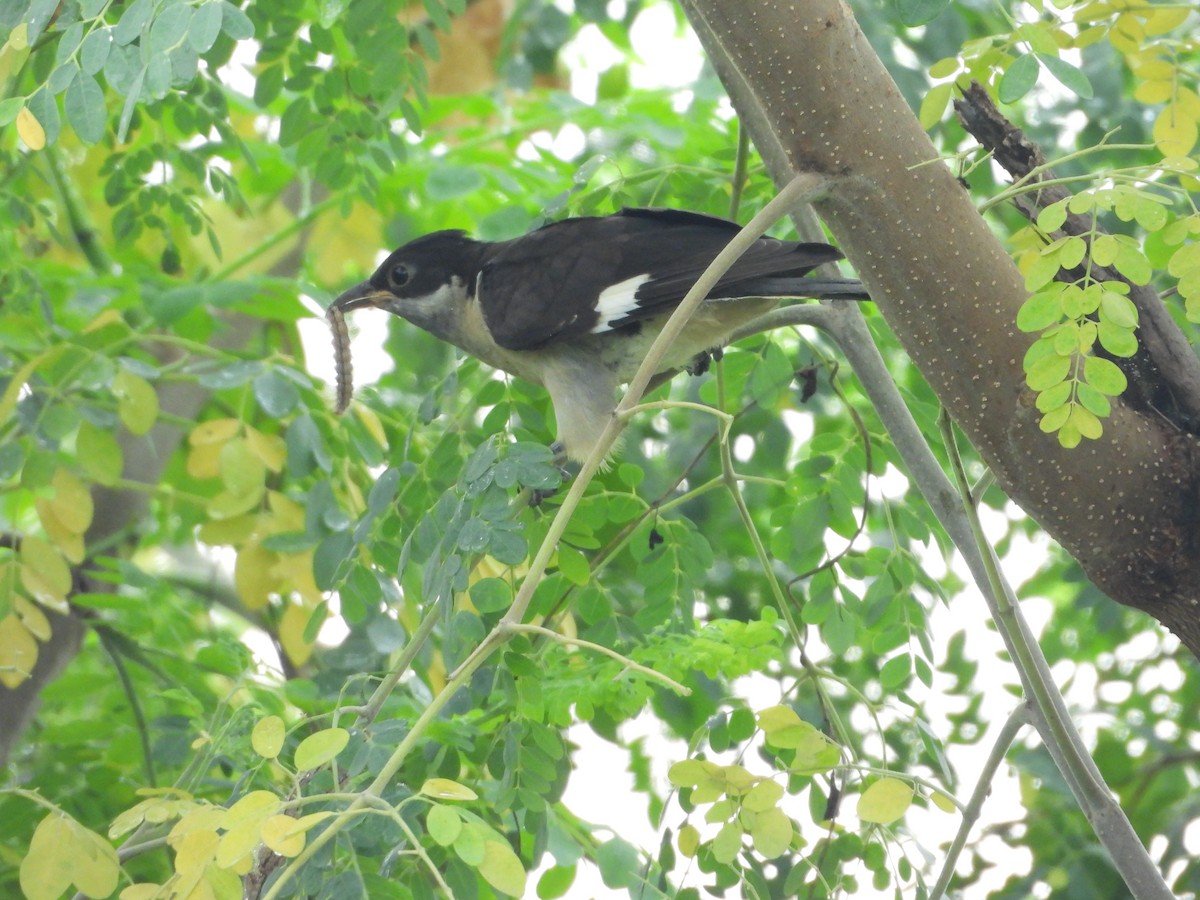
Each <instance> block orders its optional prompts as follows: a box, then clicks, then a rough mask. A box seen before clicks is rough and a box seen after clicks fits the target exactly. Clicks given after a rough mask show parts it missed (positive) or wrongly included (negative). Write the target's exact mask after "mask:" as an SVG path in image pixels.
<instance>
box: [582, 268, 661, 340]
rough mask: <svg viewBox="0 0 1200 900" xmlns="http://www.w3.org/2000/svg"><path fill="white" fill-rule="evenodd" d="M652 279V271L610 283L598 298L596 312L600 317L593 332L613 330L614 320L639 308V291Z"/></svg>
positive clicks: (616, 320)
mask: <svg viewBox="0 0 1200 900" xmlns="http://www.w3.org/2000/svg"><path fill="white" fill-rule="evenodd" d="M649 280H650V273H649V272H647V273H645V274H644V275H634V276H633V277H632V278H626V279H625V280H624V281H618V282H617V283H616V284H613V285H609V286H608V287H606V288H605V289H604V290H602V291H601V292H600V296H599V297H597V298H596V314H597V315H598V316H599V317H600V318H599V320H598V321H597V322H596V324H595V326H593V328H592V333H593V334H599V333H600V332H602V331H610V330H612V324H611V323H613V322H618V321H620V320H621V319H624V318H625V317H626V316H628V315H629V314H630V313H632V312H633V311H634V310H635V309H637V306H638V304H637V300H636V297H637V292H638V288H640V287H641V286H642V285H643V284H645V283H646V282H647V281H649Z"/></svg>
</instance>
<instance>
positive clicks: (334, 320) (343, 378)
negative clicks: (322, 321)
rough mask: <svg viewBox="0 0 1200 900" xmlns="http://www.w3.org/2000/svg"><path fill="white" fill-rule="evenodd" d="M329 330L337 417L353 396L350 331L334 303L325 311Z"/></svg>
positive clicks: (339, 309) (338, 307)
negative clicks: (335, 386)
mask: <svg viewBox="0 0 1200 900" xmlns="http://www.w3.org/2000/svg"><path fill="white" fill-rule="evenodd" d="M325 318H326V319H327V320H328V321H329V329H330V330H331V331H332V332H333V364H334V367H335V369H336V371H337V400H336V401H335V403H334V406H333V411H334V412H335V413H337V414H338V415H339V416H340V415H341V414H342V413H344V412H345V411H346V409H347V408H348V407H349V406H350V398H351V397H353V396H354V366H353V364H352V363H351V361H350V331H349V329H347V328H346V316H345V314H344V313H343V312H342V308H341V307H340V306H338V305H337V304H336V303H335V304H333V306H331V307H329V309H327V310H326V311H325Z"/></svg>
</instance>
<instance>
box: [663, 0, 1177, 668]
mask: <svg viewBox="0 0 1200 900" xmlns="http://www.w3.org/2000/svg"><path fill="white" fill-rule="evenodd" d="M681 2H682V4H683V6H684V8H685V10H686V11H687V14H688V17H689V18H690V20H691V22H692V24H693V27H695V29H696V31H697V33H698V34H699V35H700V38H701V41H702V42H703V43H704V45H705V48H706V50H707V51H708V55H709V58H710V60H711V61H712V63H713V65H714V66H715V67H716V69H717V71H718V73H719V74H720V75H721V78H722V80H723V81H724V83H725V85H726V88H727V89H728V91H729V93H730V96H731V97H732V99H733V102H734V105H735V106H736V107H737V108H738V111H739V113H740V114H741V116H742V119H743V122H744V123H745V124H746V125H747V127H748V128H749V129H750V134H751V136H752V137H753V139H754V141H755V144H756V145H757V147H758V149H759V151H760V152H761V153H762V155H763V157H764V159H765V160H766V161H767V164H768V166H769V168H770V170H771V172H772V174H773V176H774V177H775V179H776V181H777V182H778V183H781V184H782V183H784V182H786V181H788V180H790V179H791V177H792V176H793V175H794V174H795V173H797V172H804V171H809V172H818V173H822V174H825V175H827V176H829V177H830V178H832V179H834V181H835V183H834V187H833V189H832V190H831V192H830V194H829V196H828V197H827V198H826V199H824V200H822V201H820V202H818V203H816V204H814V205H815V206H816V208H817V211H818V213H819V214H820V215H821V217H822V218H823V219H824V221H825V222H826V224H827V225H828V226H829V229H830V230H831V231H832V232H833V234H834V236H835V237H836V238H837V241H838V243H839V244H840V246H841V248H842V249H843V250H844V251H845V252H846V255H847V257H848V258H849V259H850V261H851V263H853V264H854V267H855V268H856V269H857V270H858V273H859V275H860V277H861V278H862V279H863V281H864V282H866V284H867V286H868V288H869V289H870V291H871V294H872V296H873V297H875V298H876V301H877V303H878V306H879V309H880V311H881V312H882V313H883V314H884V316H885V317H886V319H887V321H888V324H889V325H890V326H891V328H892V329H893V331H894V332H895V334H896V335H897V337H898V338H899V339H900V341H901V342H902V343H903V345H904V347H905V349H906V350H907V351H908V353H909V355H910V356H911V358H912V360H913V362H914V363H915V364H916V365H917V367H918V368H919V369H920V370H921V372H922V374H923V375H924V376H925V378H926V379H927V380H928V381H929V384H930V386H931V387H932V388H933V390H934V391H935V392H936V393H937V395H938V397H939V398H940V399H941V401H942V403H943V404H944V405H945V406H946V408H947V409H948V410H949V412H950V414H951V415H952V416H953V417H954V419H955V420H956V421H957V423H958V424H959V426H960V427H961V428H962V429H963V431H964V432H965V433H966V435H967V436H968V438H969V439H970V440H971V442H972V443H973V444H974V446H975V447H976V448H977V449H978V450H979V452H980V453H981V454H982V456H983V457H984V459H985V460H986V461H987V463H988V464H989V465H990V466H991V468H992V470H993V471H994V472H995V475H996V479H997V482H998V483H999V485H1000V486H1001V487H1002V488H1003V489H1004V490H1005V491H1006V492H1007V493H1008V494H1009V496H1010V497H1012V498H1013V499H1014V500H1015V501H1016V502H1017V503H1019V504H1020V505H1021V507H1022V508H1023V509H1025V510H1026V512H1028V513H1029V514H1030V515H1031V516H1032V517H1033V518H1034V519H1035V520H1037V521H1038V523H1039V524H1041V526H1042V527H1043V528H1045V530H1046V531H1047V532H1048V533H1049V534H1050V535H1051V536H1052V537H1054V538H1055V539H1056V540H1058V541H1059V543H1061V544H1062V545H1063V547H1064V548H1065V549H1066V550H1067V552H1069V553H1070V554H1071V555H1072V556H1074V557H1075V559H1076V560H1078V561H1079V563H1080V565H1081V566H1082V567H1083V569H1084V571H1085V572H1086V573H1087V574H1088V577H1090V578H1091V579H1092V581H1094V582H1095V583H1096V585H1097V586H1099V587H1100V588H1101V589H1102V590H1104V591H1105V592H1106V593H1107V594H1108V595H1109V596H1111V597H1112V598H1113V599H1115V600H1117V601H1119V602H1121V603H1124V604H1127V605H1129V606H1134V607H1137V608H1139V609H1142V610H1145V611H1146V612H1148V613H1150V614H1151V615H1153V616H1154V617H1155V618H1157V619H1158V620H1159V621H1160V622H1162V623H1163V624H1164V625H1166V626H1167V627H1168V628H1170V629H1171V630H1172V631H1174V632H1175V633H1176V634H1178V635H1179V637H1180V638H1181V639H1182V640H1183V642H1184V643H1185V644H1186V645H1187V646H1188V648H1189V649H1191V650H1192V652H1193V653H1194V654H1196V655H1197V656H1200V529H1198V528H1197V524H1196V523H1197V518H1198V516H1200V512H1198V510H1200V479H1198V477H1197V476H1198V473H1200V469H1198V466H1197V463H1198V461H1200V444H1198V442H1197V440H1196V438H1195V436H1194V435H1191V434H1188V433H1185V432H1184V431H1182V430H1181V429H1180V428H1179V427H1177V426H1176V425H1174V424H1173V423H1171V422H1170V421H1168V420H1167V419H1165V418H1164V417H1162V416H1161V415H1158V414H1156V413H1154V412H1153V411H1152V410H1151V411H1149V412H1147V411H1145V410H1138V409H1135V408H1134V407H1133V406H1132V405H1130V404H1128V403H1123V402H1117V403H1115V404H1114V409H1113V414H1112V416H1111V418H1109V419H1106V420H1105V422H1104V435H1103V436H1102V437H1101V438H1100V439H1099V440H1096V441H1085V442H1084V443H1083V444H1082V445H1080V446H1079V447H1076V448H1074V449H1072V450H1065V449H1063V448H1062V447H1060V446H1059V444H1058V441H1057V440H1056V438H1055V437H1054V436H1052V435H1046V434H1043V433H1042V431H1041V430H1040V428H1039V427H1038V423H1039V420H1040V418H1041V417H1040V414H1039V413H1038V411H1037V410H1036V409H1035V408H1034V405H1033V396H1032V394H1031V392H1030V391H1029V390H1028V389H1027V388H1026V387H1025V378H1024V372H1023V370H1022V360H1023V358H1024V355H1025V351H1026V349H1027V348H1028V347H1029V345H1030V343H1031V342H1032V337H1031V336H1030V335H1026V334H1023V333H1021V332H1020V331H1018V330H1017V328H1016V325H1015V321H1016V315H1017V310H1018V308H1019V307H1020V305H1021V303H1022V301H1023V300H1024V299H1025V297H1026V292H1025V289H1024V286H1023V281H1022V278H1021V276H1020V274H1019V273H1018V271H1017V269H1016V266H1015V265H1014V264H1013V263H1012V261H1011V260H1010V258H1009V257H1008V254H1007V253H1006V252H1005V251H1004V248H1003V247H1002V246H1001V245H1000V243H999V241H997V240H996V238H995V237H994V236H993V235H992V234H991V232H990V230H989V229H988V226H987V224H986V223H985V222H984V221H983V219H982V218H981V217H980V215H979V214H978V212H977V211H976V210H975V207H974V206H973V205H972V203H971V199H970V197H969V196H968V194H967V192H966V191H965V190H964V189H963V188H962V186H961V185H959V184H958V182H957V181H956V180H955V178H954V176H953V174H952V173H951V172H950V170H949V169H948V168H947V166H945V165H944V164H942V163H941V162H939V161H938V154H937V151H936V150H935V149H934V147H933V145H932V144H931V143H930V141H929V139H928V137H927V136H926V134H925V132H924V131H923V130H922V129H921V127H920V125H919V123H918V122H917V120H916V118H915V116H914V115H913V113H912V111H911V110H910V109H909V108H908V106H907V104H906V103H905V102H904V99H903V98H902V97H901V95H900V92H899V90H898V89H897V88H896V85H895V83H894V82H893V81H892V79H891V77H890V76H889V75H888V73H887V71H886V70H885V69H884V68H883V65H882V63H881V62H880V61H879V58H878V57H877V56H876V54H875V53H874V51H873V50H872V49H871V47H870V45H869V44H868V43H867V41H866V39H865V37H864V36H863V33H862V31H861V30H860V29H859V28H858V25H857V23H856V22H855V21H854V18H853V16H852V15H851V13H850V11H849V9H848V8H847V7H846V6H845V5H844V4H843V3H842V2H839V0H808V2H804V3H779V2H777V0H739V2H737V3H729V2H728V0H681Z"/></svg>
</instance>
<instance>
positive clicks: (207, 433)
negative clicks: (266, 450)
mask: <svg viewBox="0 0 1200 900" xmlns="http://www.w3.org/2000/svg"><path fill="white" fill-rule="evenodd" d="M241 427H242V423H241V422H240V421H238V420H237V419H209V420H208V421H207V422H201V423H200V424H199V425H197V426H196V427H195V428H193V429H192V430H191V433H190V434H188V443H189V444H190V445H191V446H193V447H199V446H201V445H203V444H224V443H225V442H226V441H228V440H229V439H230V438H232V437H233V436H234V435H235V434H237V433H238V431H240V430H241Z"/></svg>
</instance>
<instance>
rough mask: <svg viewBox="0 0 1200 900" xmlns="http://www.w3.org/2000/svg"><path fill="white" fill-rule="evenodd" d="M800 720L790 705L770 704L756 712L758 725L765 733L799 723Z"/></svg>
mask: <svg viewBox="0 0 1200 900" xmlns="http://www.w3.org/2000/svg"><path fill="white" fill-rule="evenodd" d="M802 721H803V720H802V719H801V718H800V717H799V716H798V715H796V711H795V710H794V709H792V708H791V707H790V706H770V707H768V708H767V709H764V710H760V711H759V713H758V727H759V728H761V729H762V730H763V731H765V732H766V733H767V734H771V733H772V732H775V731H779V730H780V729H783V728H790V727H792V726H795V725H799V724H800V723H801V722H802Z"/></svg>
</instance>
